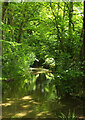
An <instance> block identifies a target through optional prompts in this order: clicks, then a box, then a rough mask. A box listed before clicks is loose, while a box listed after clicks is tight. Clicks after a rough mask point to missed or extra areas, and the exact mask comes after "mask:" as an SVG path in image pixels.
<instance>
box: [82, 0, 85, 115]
mask: <svg viewBox="0 0 85 120" xmlns="http://www.w3.org/2000/svg"><path fill="white" fill-rule="evenodd" d="M83 30H84V36H83V51H82V56H83V73H84V74H85V1H84V19H83ZM83 90H84V93H85V76H84V77H83ZM83 116H85V96H84V98H83Z"/></svg>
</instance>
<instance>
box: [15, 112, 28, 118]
mask: <svg viewBox="0 0 85 120" xmlns="http://www.w3.org/2000/svg"><path fill="white" fill-rule="evenodd" d="M26 114H27V113H26V112H22V113H17V114H16V115H15V117H23V116H25V115H26Z"/></svg>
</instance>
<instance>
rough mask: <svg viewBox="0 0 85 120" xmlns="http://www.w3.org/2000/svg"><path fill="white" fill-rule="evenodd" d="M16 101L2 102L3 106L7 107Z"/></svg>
mask: <svg viewBox="0 0 85 120" xmlns="http://www.w3.org/2000/svg"><path fill="white" fill-rule="evenodd" d="M13 103H14V101H8V102H7V103H2V106H4V107H7V106H11V105H12V104H13Z"/></svg>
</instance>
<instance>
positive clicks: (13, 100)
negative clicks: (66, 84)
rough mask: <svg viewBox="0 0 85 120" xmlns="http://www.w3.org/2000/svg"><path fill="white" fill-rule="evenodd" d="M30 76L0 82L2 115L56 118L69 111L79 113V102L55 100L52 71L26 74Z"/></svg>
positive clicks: (80, 108)
mask: <svg viewBox="0 0 85 120" xmlns="http://www.w3.org/2000/svg"><path fill="white" fill-rule="evenodd" d="M30 76H31V77H30V79H28V80H27V79H25V80H18V81H12V82H8V83H7V82H6V83H5V82H3V103H2V108H3V109H2V112H3V118H22V117H24V118H56V117H58V116H60V114H61V112H62V113H64V114H65V115H67V114H68V112H69V110H70V111H71V112H75V113H76V114H78V115H82V101H80V100H77V99H75V98H72V97H70V96H69V97H68V96H67V97H66V98H62V99H61V100H59V99H58V98H57V96H56V90H55V86H54V85H53V84H52V80H53V79H54V77H53V75H52V73H46V74H45V73H43V74H42V73H41V74H35V75H30Z"/></svg>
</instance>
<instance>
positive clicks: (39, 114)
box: [37, 111, 48, 116]
mask: <svg viewBox="0 0 85 120" xmlns="http://www.w3.org/2000/svg"><path fill="white" fill-rule="evenodd" d="M47 113H48V111H45V112H41V113H38V114H37V116H42V115H43V114H47Z"/></svg>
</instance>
